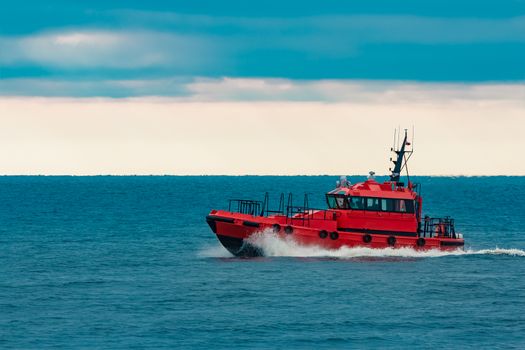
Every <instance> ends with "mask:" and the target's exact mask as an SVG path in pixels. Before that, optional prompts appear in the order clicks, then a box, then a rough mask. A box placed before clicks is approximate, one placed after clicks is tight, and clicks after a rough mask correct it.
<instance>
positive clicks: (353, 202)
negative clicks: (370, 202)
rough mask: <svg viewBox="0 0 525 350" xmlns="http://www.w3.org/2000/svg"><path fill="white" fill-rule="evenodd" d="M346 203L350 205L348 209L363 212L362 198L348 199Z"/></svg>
mask: <svg viewBox="0 0 525 350" xmlns="http://www.w3.org/2000/svg"><path fill="white" fill-rule="evenodd" d="M348 203H349V204H350V209H354V210H363V198H362V197H348Z"/></svg>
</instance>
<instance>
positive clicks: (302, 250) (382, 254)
mask: <svg viewBox="0 0 525 350" xmlns="http://www.w3.org/2000/svg"><path fill="white" fill-rule="evenodd" d="M249 243H250V244H251V245H253V246H254V247H256V248H258V249H259V250H260V251H261V252H262V253H263V255H264V256H266V257H298V258H299V257H300V258H333V259H353V258H438V257H445V256H464V255H507V256H517V257H525V250H521V249H503V248H494V249H481V250H471V249H467V250H461V249H458V250H453V251H441V250H426V251H417V250H414V249H412V248H383V249H372V248H366V247H353V248H350V247H341V248H338V249H327V248H323V247H319V246H305V245H301V244H298V243H297V242H296V241H294V240H293V239H292V238H289V237H285V238H281V237H279V236H277V235H275V234H274V233H272V232H269V231H263V232H260V233H256V234H254V235H252V236H251V237H250V238H249ZM219 248H220V249H219ZM199 255H200V256H202V257H218V258H224V257H231V256H232V255H231V254H230V253H229V252H227V251H226V249H224V248H222V246H221V247H214V248H208V249H205V250H203V251H201V252H200V254H199Z"/></svg>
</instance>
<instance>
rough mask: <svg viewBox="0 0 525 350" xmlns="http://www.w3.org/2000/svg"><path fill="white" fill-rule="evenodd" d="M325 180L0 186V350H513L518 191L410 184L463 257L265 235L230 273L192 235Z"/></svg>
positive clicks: (524, 205) (501, 185)
mask: <svg viewBox="0 0 525 350" xmlns="http://www.w3.org/2000/svg"><path fill="white" fill-rule="evenodd" d="M361 179H363V177H352V178H350V180H351V181H352V182H356V181H357V180H361ZM336 180H337V178H336V177H333V176H332V177H330V176H316V177H307V176H297V177H266V176H265V177H257V176H248V177H214V176H207V177H198V176H197V177H168V176H167V177H104V176H101V177H0V349H51V348H52V349H58V348H68V349H160V348H164V349H176V348H177V349H184V348H200V349H231V348H236V349H274V348H280V349H284V348H286V349H336V348H392V349H407V348H422V349H425V348H428V349H452V348H454V349H471V348H475V349H512V348H514V349H524V348H525V177H458V178H451V177H419V178H417V177H415V178H413V180H414V181H416V182H420V183H421V184H422V191H423V193H422V194H423V196H424V203H423V209H424V212H425V213H427V214H429V215H435V216H444V215H452V216H453V217H454V218H455V219H456V226H457V230H458V231H460V232H462V233H463V234H464V236H465V239H466V242H467V244H466V247H465V251H464V252H463V251H458V252H453V253H440V252H428V253H417V252H414V251H411V250H409V249H401V250H392V249H385V250H369V249H363V248H356V249H341V250H337V251H329V250H323V249H319V248H311V247H301V246H298V245H296V244H294V242H290V241H281V240H278V239H275V238H273V237H271V236H268V237H266V238H265V239H262V240H261V241H260V244H261V246H262V249H263V250H264V251H265V252H266V254H267V257H263V258H254V259H239V258H234V257H232V256H230V255H229V254H228V253H227V252H226V251H225V250H224V249H223V248H222V247H221V246H220V245H219V243H218V241H217V239H216V238H215V236H214V235H213V233H212V232H211V230H210V228H209V227H208V225H207V224H206V221H205V216H206V214H207V213H208V212H209V211H210V210H211V209H212V208H216V209H217V208H227V204H228V203H227V199H228V198H239V197H240V198H243V197H246V198H254V199H262V197H263V194H264V192H266V191H269V192H270V193H271V197H270V198H271V199H272V200H273V203H274V204H277V198H278V194H279V193H280V192H289V191H291V192H293V193H295V194H296V198H297V205H299V202H300V201H301V196H302V195H303V193H305V192H308V193H311V195H310V204H311V206H325V204H324V198H323V193H325V192H327V191H329V190H331V189H332V188H333V187H334V184H335V181H336Z"/></svg>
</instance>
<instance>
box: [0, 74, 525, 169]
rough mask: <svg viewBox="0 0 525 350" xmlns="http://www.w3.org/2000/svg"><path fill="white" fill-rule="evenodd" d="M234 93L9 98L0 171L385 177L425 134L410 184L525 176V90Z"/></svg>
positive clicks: (0, 133)
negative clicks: (401, 134) (395, 143)
mask: <svg viewBox="0 0 525 350" xmlns="http://www.w3.org/2000/svg"><path fill="white" fill-rule="evenodd" d="M231 83H232V82H231V81H229V82H226V83H225V82H224V81H216V82H215V83H214V84H212V83H210V82H209V83H208V84H211V85H213V86H207V87H206V89H205V90H206V91H204V89H203V90H202V91H201V92H200V93H201V95H196V96H195V97H194V99H186V100H184V99H182V100H181V99H176V98H152V97H144V98H126V99H108V98H43V97H39V98H29V97H4V98H0V116H1V118H0V120H1V123H2V127H1V128H0V150H1V151H0V173H2V174H48V175H60V174H71V175H97V174H116V175H126V174H159V175H163V174H173V175H177V174H179V175H187V174H195V175H200V174H226V175H244V174H256V175H261V174H275V175H294V174H305V175H307V174H333V175H339V174H366V173H367V172H368V171H370V170H373V171H375V172H376V173H378V174H386V173H387V172H388V167H389V166H390V164H389V157H390V156H391V154H390V147H391V144H392V136H393V135H392V134H393V130H394V129H395V128H397V127H398V126H402V127H403V126H405V127H408V128H409V129H410V131H411V129H412V126H415V129H416V135H415V140H414V141H415V142H414V145H415V151H416V152H415V154H414V156H413V158H412V160H411V162H410V170H411V173H412V174H415V175H525V163H524V162H522V161H521V160H523V153H522V152H523V150H524V149H525V138H524V137H523V131H524V130H525V118H524V116H525V98H523V97H525V87H524V86H523V85H519V84H518V85H511V86H508V85H500V86H491V85H488V86H477V87H476V88H475V89H473V88H472V86H471V87H470V88H469V89H470V90H469V89H467V88H465V87H464V86H462V85H457V86H456V85H446V86H442V85H431V86H430V87H429V86H428V84H427V85H418V84H415V85H414V84H411V85H409V86H408V87H407V86H406V85H400V86H395V87H391V88H390V89H389V90H388V91H382V92H378V91H372V92H370V90H373V89H370V88H369V87H366V88H365V87H363V86H360V87H358V86H357V85H355V83H352V85H351V86H350V87H349V86H347V87H346V90H345V88H344V84H343V83H341V82H338V83H337V84H342V85H343V86H339V87H334V86H331V85H329V82H324V85H323V86H322V87H312V86H310V87H309V89H310V90H313V91H315V93H317V94H322V93H323V91H324V92H326V91H328V92H335V91H340V92H339V94H340V100H338V101H335V102H329V103H327V102H324V101H268V100H264V101H257V100H252V101H244V102H239V101H228V100H220V99H225V98H227V97H225V96H224V94H226V93H227V92H226V90H227V87H226V86H225V84H226V85H228V84H229V85H231ZM265 84H266V85H265ZM282 84H285V85H286V86H287V89H291V86H290V85H293V84H294V83H293V82H283V81H279V82H273V83H271V82H266V83H264V82H262V81H257V80H252V81H248V82H247V81H244V82H236V84H234V85H240V87H239V89H241V90H242V91H243V92H245V93H249V91H248V90H249V89H250V88H249V87H250V86H255V88H256V89H257V91H258V93H259V94H261V93H262V92H261V89H262V88H261V86H263V87H264V86H266V87H265V88H264V89H267V90H268V91H267V92H266V94H267V97H266V98H269V97H268V96H269V95H271V94H272V93H273V91H274V90H276V89H277V90H279V86H281V85H282ZM327 84H328V85H329V86H326V85H327ZM215 85H218V86H215ZM281 87H282V86H281ZM282 89H286V88H285V87H282ZM301 89H304V87H301ZM316 89H317V90H316ZM233 90H235V89H233ZM347 90H348V91H349V93H350V95H351V97H349V96H348V91H347ZM216 91H219V92H220V94H219V96H216V94H218V93H217V92H216ZM230 93H232V94H233V93H234V91H230ZM289 93H291V92H289ZM281 94H282V93H279V95H281ZM310 94H313V92H311V91H310ZM199 96H200V97H199ZM214 96H215V97H216V100H213V97H214ZM336 97H337V96H335V95H334V96H332V98H333V99H336ZM201 98H202V99H204V100H199V99H201Z"/></svg>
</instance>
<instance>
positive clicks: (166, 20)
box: [0, 0, 525, 175]
mask: <svg viewBox="0 0 525 350" xmlns="http://www.w3.org/2000/svg"><path fill="white" fill-rule="evenodd" d="M3 5H4V6H3V7H2V11H0V175H1V174H48V175H51V174H65V175H68V174H75V175H81V174H88V175H96V174H232V175H238V174H259V175H260V174H285V175H289V174H334V175H336V174H366V173H367V172H368V171H370V170H373V171H375V172H377V173H378V174H386V173H387V172H388V168H389V166H390V165H391V164H390V163H389V161H388V159H389V157H390V153H389V149H390V145H391V142H392V133H393V130H394V129H395V128H397V127H398V126H401V127H406V128H408V129H410V130H411V129H412V126H414V127H415V129H416V139H415V151H416V153H415V154H414V156H413V158H412V160H411V163H410V169H411V171H412V173H413V174H421V175H423V174H428V175H525V162H523V158H524V157H523V150H524V149H525V141H524V139H525V138H524V136H523V132H524V130H525V64H523V62H525V1H516V0H483V1H479V2H477V3H476V6H472V4H471V3H470V2H465V1H457V0H427V1H419V0H406V1H403V2H392V1H389V0H377V1H373V2H370V1H339V0H325V1H323V2H319V1H314V0H301V1H300V2H298V1H293V0H290V1H282V0H267V1H264V2H247V1H244V2H243V1H237V0H223V1H220V2H218V1H215V0H194V1H173V2H167V1H162V0H150V1H148V2H144V1H140V0H127V1H120V0H92V1H89V2H78V1H69V0H53V1H39V0H27V1H23V2H6V3H5V4H3Z"/></svg>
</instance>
